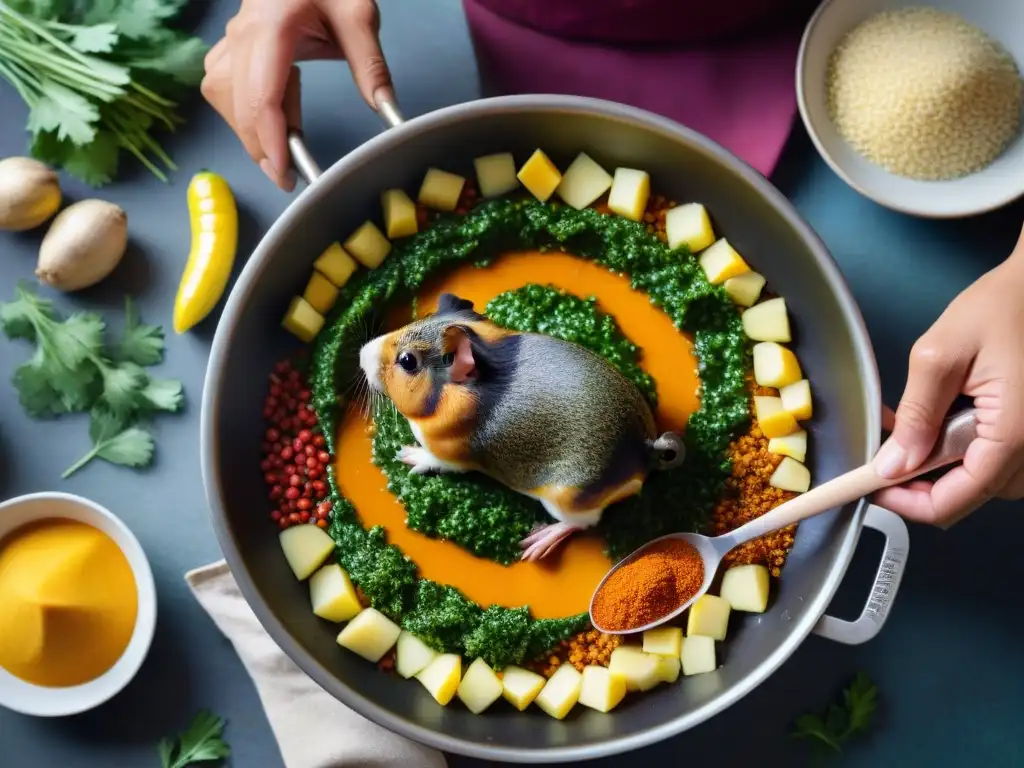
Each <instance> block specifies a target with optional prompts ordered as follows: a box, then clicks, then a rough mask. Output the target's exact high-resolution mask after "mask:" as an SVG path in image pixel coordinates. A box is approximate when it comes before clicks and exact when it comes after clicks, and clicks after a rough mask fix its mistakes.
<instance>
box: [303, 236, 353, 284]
mask: <svg viewBox="0 0 1024 768" xmlns="http://www.w3.org/2000/svg"><path fill="white" fill-rule="evenodd" d="M313 269H315V270H316V271H317V272H319V273H320V274H322V275H323V276H324V277H326V278H327V279H328V280H330V281H331V282H332V283H334V285H335V286H337V287H338V288H343V287H344V286H345V283H347V282H348V279H349V278H350V277H352V274H353V273H354V272H355V271H356V270H357V269H359V265H358V264H357V263H356V260H355V259H353V258H352V257H351V256H349V255H348V254H347V253H345V249H344V248H342V247H341V243H331V244H330V245H329V246H327V248H326V249H325V250H324V252H323V253H321V254H320V257H319V258H318V259H317V260H316V261H314V262H313Z"/></svg>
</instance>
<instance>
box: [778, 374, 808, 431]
mask: <svg viewBox="0 0 1024 768" xmlns="http://www.w3.org/2000/svg"><path fill="white" fill-rule="evenodd" d="M779 398H780V399H781V400H782V407H783V408H785V409H786V410H787V411H789V412H790V413H791V414H793V418H794V419H796V420H797V421H806V420H807V419H809V418H811V416H812V415H813V414H814V405H813V403H812V402H811V382H809V381H808V380H807V379H801V380H800V381H794V382H793V383H792V384H787V385H785V386H783V387H780V388H779Z"/></svg>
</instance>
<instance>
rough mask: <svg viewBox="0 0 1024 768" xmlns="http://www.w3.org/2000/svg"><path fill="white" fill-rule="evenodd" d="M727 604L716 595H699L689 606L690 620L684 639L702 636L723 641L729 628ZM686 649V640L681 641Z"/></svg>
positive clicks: (728, 608) (728, 607) (729, 609)
mask: <svg viewBox="0 0 1024 768" xmlns="http://www.w3.org/2000/svg"><path fill="white" fill-rule="evenodd" d="M731 610H732V609H731V608H730V606H729V603H728V602H726V601H725V600H723V599H722V598H721V597H718V596H717V595H701V596H700V597H699V598H697V602H695V603H694V604H693V605H692V606H690V618H689V621H687V623H686V638H687V640H688V639H689V638H690V636H691V635H704V636H705V637H710V638H713V639H715V640H725V632H726V630H727V629H728V628H729V612H730V611H731ZM683 649H684V650H685V649H686V640H684V641H683Z"/></svg>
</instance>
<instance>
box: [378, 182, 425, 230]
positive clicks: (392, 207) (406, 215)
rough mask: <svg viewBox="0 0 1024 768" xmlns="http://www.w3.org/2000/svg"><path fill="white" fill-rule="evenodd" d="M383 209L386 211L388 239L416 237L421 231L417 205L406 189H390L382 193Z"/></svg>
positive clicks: (385, 228) (385, 220)
mask: <svg viewBox="0 0 1024 768" xmlns="http://www.w3.org/2000/svg"><path fill="white" fill-rule="evenodd" d="M380 202H381V207H382V208H383V209H384V232H385V233H386V234H387V236H388V238H389V239H391V240H394V239H395V238H396V237H408V236H409V235H415V234H416V231H417V230H418V229H419V227H418V226H417V223H416V203H414V202H413V201H412V198H410V197H409V196H408V195H407V194H405V190H404V189H388V190H385V191H384V192H383V193H381V196H380Z"/></svg>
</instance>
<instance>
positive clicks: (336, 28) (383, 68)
mask: <svg viewBox="0 0 1024 768" xmlns="http://www.w3.org/2000/svg"><path fill="white" fill-rule="evenodd" d="M321 7H322V9H323V13H324V15H325V16H326V17H327V22H328V25H329V26H330V27H331V31H332V32H333V33H334V36H335V39H336V40H337V41H338V43H339V44H340V46H341V49H342V51H343V52H344V54H345V58H346V59H347V60H348V65H349V67H350V68H351V70H352V78H353V79H354V80H355V81H356V87H357V88H358V89H359V93H360V94H361V95H362V97H363V99H364V100H365V101H366V103H367V104H369V105H370V106H371V107H373V108H374V109H377V108H378V107H379V106H380V102H381V99H387V100H393V99H394V93H393V90H392V86H391V72H390V71H389V70H388V65H387V62H386V61H385V60H384V52H383V51H382V50H381V47H380V37H379V35H380V12H379V10H378V9H377V3H376V2H374V0H349V2H343V3H337V2H334V3H325V4H323V5H322V6H321Z"/></svg>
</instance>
